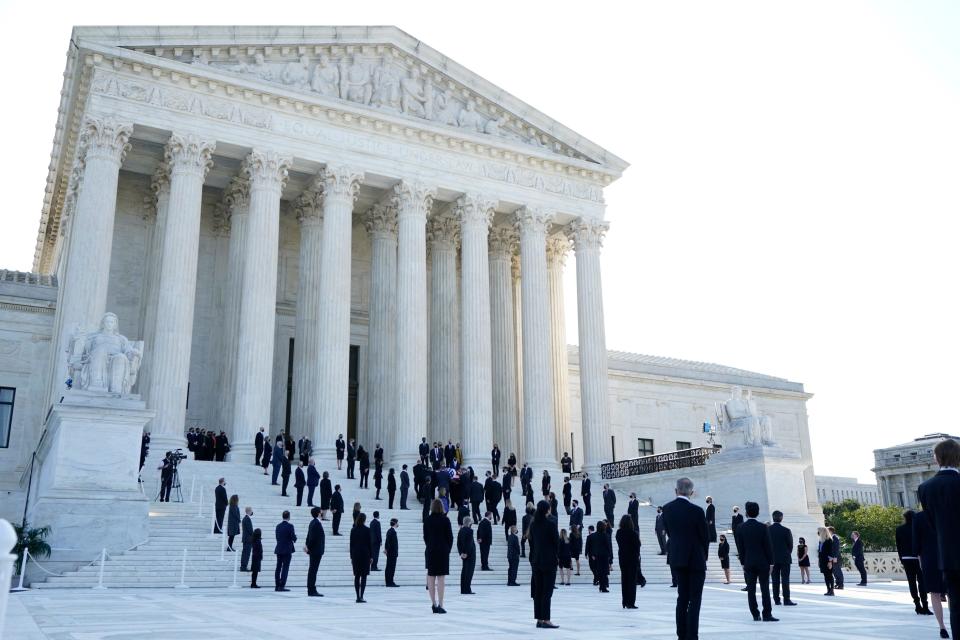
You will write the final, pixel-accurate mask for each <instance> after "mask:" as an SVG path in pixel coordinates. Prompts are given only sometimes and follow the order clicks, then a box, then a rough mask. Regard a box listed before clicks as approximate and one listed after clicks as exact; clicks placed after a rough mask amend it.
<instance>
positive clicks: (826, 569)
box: [817, 527, 837, 596]
mask: <svg viewBox="0 0 960 640" xmlns="http://www.w3.org/2000/svg"><path fill="white" fill-rule="evenodd" d="M817 536H818V537H819V538H820V544H819V545H818V546H817V564H818V566H819V567H820V573H822V574H823V582H824V583H825V584H826V585H827V592H826V593H825V594H823V595H825V596H832V595H833V561H832V560H831V558H836V557H837V553H836V550H835V549H834V548H833V538H832V537H831V536H830V531H828V530H827V528H826V527H817Z"/></svg>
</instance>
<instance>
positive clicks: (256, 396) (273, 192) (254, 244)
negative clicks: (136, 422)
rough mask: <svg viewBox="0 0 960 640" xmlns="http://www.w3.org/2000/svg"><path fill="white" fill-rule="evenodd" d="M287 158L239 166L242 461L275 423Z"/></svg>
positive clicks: (236, 414) (235, 448)
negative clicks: (242, 190) (243, 195)
mask: <svg viewBox="0 0 960 640" xmlns="http://www.w3.org/2000/svg"><path fill="white" fill-rule="evenodd" d="M289 167H290V158H287V157H285V156H282V155H280V154H278V153H276V152H273V151H262V150H259V149H254V150H253V152H252V153H251V154H250V155H249V156H247V159H246V160H245V161H244V165H243V175H244V176H245V177H246V178H247V179H248V180H249V181H250V211H249V213H248V214H247V225H246V238H245V239H244V244H243V263H244V268H243V280H242V282H243V284H242V287H241V289H242V291H243V295H242V296H241V299H240V318H239V322H238V324H237V365H236V384H235V386H234V389H235V391H234V398H233V421H234V425H235V433H234V437H233V442H232V443H231V446H232V452H231V453H232V454H233V455H234V456H236V457H238V458H239V459H240V460H247V459H249V457H250V454H251V453H252V452H253V441H254V437H255V436H256V433H257V431H258V430H259V429H260V427H266V428H267V429H266V432H267V433H268V434H270V436H271V439H272V438H273V436H276V435H277V429H278V428H279V425H271V424H270V399H271V390H272V382H273V345H274V337H275V334H276V315H277V260H278V253H279V242H280V194H281V192H282V191H283V185H284V184H285V183H286V180H287V170H288V169H289Z"/></svg>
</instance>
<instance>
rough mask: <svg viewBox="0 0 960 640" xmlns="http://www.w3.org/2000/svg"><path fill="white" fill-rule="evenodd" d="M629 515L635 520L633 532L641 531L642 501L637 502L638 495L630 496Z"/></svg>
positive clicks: (632, 494)
mask: <svg viewBox="0 0 960 640" xmlns="http://www.w3.org/2000/svg"><path fill="white" fill-rule="evenodd" d="M627 515H629V516H630V519H631V520H633V530H634V531H637V532H638V533H639V531H640V501H639V500H637V494H635V493H631V494H630V502H628V503H627Z"/></svg>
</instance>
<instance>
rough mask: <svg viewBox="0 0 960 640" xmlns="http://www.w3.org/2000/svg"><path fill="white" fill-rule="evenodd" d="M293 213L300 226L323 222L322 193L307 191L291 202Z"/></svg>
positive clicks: (313, 190) (316, 190)
mask: <svg viewBox="0 0 960 640" xmlns="http://www.w3.org/2000/svg"><path fill="white" fill-rule="evenodd" d="M293 211H294V213H296V215H297V221H298V222H299V223H300V224H301V225H311V224H320V223H321V222H322V221H323V191H321V190H319V189H309V190H307V191H304V192H303V193H302V194H300V196H299V197H298V198H297V199H296V200H294V202H293Z"/></svg>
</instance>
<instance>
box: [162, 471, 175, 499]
mask: <svg viewBox="0 0 960 640" xmlns="http://www.w3.org/2000/svg"><path fill="white" fill-rule="evenodd" d="M171 489H173V476H170V477H169V478H161V480H160V502H170V490H171Z"/></svg>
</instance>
